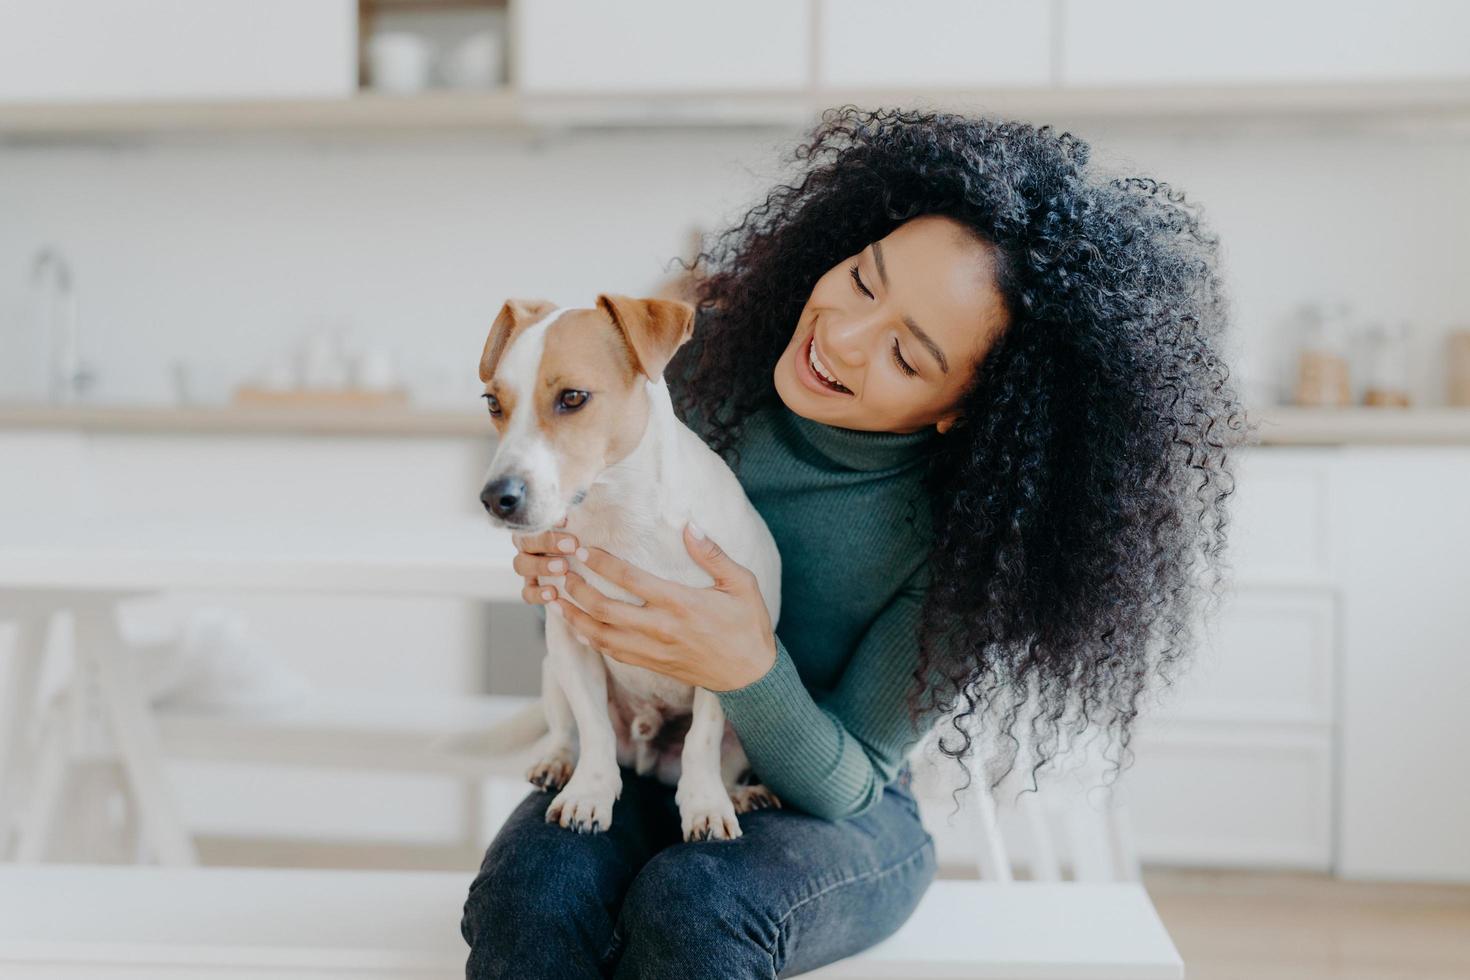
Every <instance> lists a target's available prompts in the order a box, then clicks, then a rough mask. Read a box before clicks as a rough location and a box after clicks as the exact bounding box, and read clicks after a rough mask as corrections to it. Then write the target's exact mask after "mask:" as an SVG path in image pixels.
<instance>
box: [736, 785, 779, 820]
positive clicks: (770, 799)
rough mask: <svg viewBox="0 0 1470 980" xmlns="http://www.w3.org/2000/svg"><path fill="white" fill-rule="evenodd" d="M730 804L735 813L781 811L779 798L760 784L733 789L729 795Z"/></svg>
mask: <svg viewBox="0 0 1470 980" xmlns="http://www.w3.org/2000/svg"><path fill="white" fill-rule="evenodd" d="M730 802H731V803H733V804H734V805H735V812H736V813H749V812H750V811H752V810H770V809H776V810H779V809H781V798H780V797H778V796H777V795H776V794H775V793H772V792H771V790H770V788H769V787H767V786H765V785H764V784H762V783H756V784H755V785H754V786H737V787H735V789H734V790H733V791H732V792H731V793H730Z"/></svg>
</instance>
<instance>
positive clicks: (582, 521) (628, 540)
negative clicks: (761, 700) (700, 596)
mask: <svg viewBox="0 0 1470 980" xmlns="http://www.w3.org/2000/svg"><path fill="white" fill-rule="evenodd" d="M567 530H568V531H570V532H571V533H572V534H574V535H576V538H577V540H578V542H580V543H581V544H583V545H585V546H587V547H595V548H601V549H603V550H604V551H607V552H608V553H610V554H613V555H616V556H617V557H618V558H621V559H622V560H623V561H625V562H627V563H628V564H630V565H632V566H634V567H635V568H640V569H642V570H643V571H645V572H647V573H649V574H650V575H657V576H658V577H660V578H665V579H669V580H670V581H674V582H678V583H680V584H683V585H689V586H692V587H695V588H703V587H705V586H708V585H710V584H712V581H713V580H712V579H711V578H710V577H709V575H708V573H706V572H705V571H704V570H703V569H702V568H700V567H699V566H698V565H697V564H695V562H694V559H693V558H691V557H690V556H689V553H688V550H687V549H686V548H685V547H684V532H683V526H682V523H681V524H680V525H678V526H676V525H674V524H673V523H672V522H670V521H668V520H665V519H663V518H662V517H660V516H658V515H655V514H652V513H643V512H640V511H639V508H638V507H637V505H636V504H626V503H622V504H619V505H616V506H612V505H609V504H606V503H604V502H602V501H598V500H595V499H593V498H591V497H589V499H588V500H587V501H586V502H585V503H584V504H583V505H582V506H580V507H577V508H575V509H573V511H572V512H571V514H570V515H568V520H567ZM570 567H571V568H572V569H573V570H574V571H576V572H577V573H578V574H579V575H581V576H582V577H583V578H585V579H586V580H587V583H588V584H589V585H591V586H592V587H593V588H595V589H597V590H598V591H600V592H602V593H603V594H605V595H607V596H610V597H612V598H614V599H618V600H621V601H624V602H630V603H633V604H634V605H642V604H643V600H642V599H641V598H640V597H639V596H637V595H635V594H633V593H631V592H629V591H628V590H626V589H624V588H622V587H621V586H618V585H617V584H615V583H613V582H611V581H609V580H608V579H605V578H603V577H602V576H601V575H598V574H597V573H596V572H594V571H592V570H591V569H589V568H587V567H586V565H584V564H583V563H582V562H581V561H579V560H577V559H576V558H572V559H571V560H570ZM603 661H604V662H605V663H606V664H607V671H608V679H609V684H608V701H609V703H610V704H612V705H613V706H614V707H615V708H617V709H618V714H619V715H620V716H621V717H623V718H627V719H631V718H634V717H638V716H644V717H647V716H649V715H656V716H658V717H660V718H665V719H666V718H671V717H676V716H679V715H686V714H688V713H689V712H690V711H691V710H692V709H693V705H694V688H693V687H691V686H690V685H688V684H685V683H683V682H682V681H677V680H675V679H673V678H672V677H668V676H666V675H664V674H660V673H657V672H655V671H651V670H647V669H645V668H642V667H635V666H633V665H631V664H625V663H623V662H621V661H618V660H614V659H612V658H611V657H603Z"/></svg>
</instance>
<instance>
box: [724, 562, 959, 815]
mask: <svg viewBox="0 0 1470 980" xmlns="http://www.w3.org/2000/svg"><path fill="white" fill-rule="evenodd" d="M923 573H924V569H920V571H919V572H916V573H915V575H914V577H913V578H912V579H910V581H909V582H908V583H906V584H905V586H904V588H903V589H902V590H901V591H900V592H899V593H898V594H897V595H896V596H895V597H894V599H893V600H892V601H891V602H890V603H889V604H888V605H887V606H885V607H884V608H883V609H882V610H881V611H880V612H879V614H878V616H877V617H876V618H875V619H874V621H873V623H872V625H871V626H870V627H869V628H868V630H867V632H866V633H864V634H863V638H862V639H861V640H860V641H859V643H858V647H857V650H856V651H854V653H853V656H852V658H851V660H850V661H849V662H848V665H847V667H846V669H845V670H844V671H843V673H842V677H841V679H840V680H839V681H838V684H837V686H836V688H835V689H834V690H833V691H832V692H831V694H830V695H828V696H826V697H824V698H823V699H822V701H821V702H820V703H819V702H818V701H817V700H815V699H814V698H813V697H812V696H811V694H810V693H809V692H808V691H807V689H806V686H805V685H804V684H803V683H802V681H801V677H800V675H799V674H798V673H797V670H796V664H795V663H794V662H793V661H792V659H791V655H790V653H789V652H788V651H787V650H786V646H785V644H783V643H782V641H781V638H780V637H779V636H778V637H776V662H775V663H774V664H773V665H772V666H771V668H770V670H768V671H767V672H766V673H765V674H764V675H762V676H761V677H760V678H759V679H758V680H755V681H752V682H751V683H750V684H747V685H746V686H744V687H741V688H736V689H735V690H731V691H721V692H719V698H720V703H721V704H722V705H723V706H724V709H725V715H726V717H727V718H729V719H730V721H731V723H732V724H734V726H735V731H736V732H737V733H738V734H739V735H740V742H741V744H742V745H743V746H744V747H745V754H746V756H747V757H749V759H750V764H751V768H752V769H753V770H754V771H755V773H756V775H757V776H758V777H759V778H760V780H761V781H762V782H763V783H765V784H766V785H767V786H769V787H770V788H771V789H772V790H773V791H774V792H775V793H776V795H777V796H779V797H780V798H781V800H782V802H783V803H786V804H789V805H791V806H793V807H795V808H797V809H799V810H804V811H805V812H807V813H810V814H812V815H814V816H819V817H824V818H826V819H828V820H840V819H843V818H845V817H855V816H857V815H858V814H860V813H863V812H864V811H866V810H867V809H869V808H870V807H872V806H873V805H875V804H876V803H877V802H878V801H879V800H880V799H881V798H882V796H883V787H884V786H886V785H887V784H888V783H889V782H891V781H892V780H893V779H894V777H895V776H896V775H897V774H898V770H899V768H900V767H901V766H902V765H903V761H904V758H905V757H906V756H907V754H908V752H909V750H910V749H911V748H913V746H914V745H915V744H916V743H917V742H918V741H919V740H920V739H921V738H923V736H924V734H925V733H926V732H927V731H928V729H929V727H930V726H931V725H932V724H933V722H934V718H933V717H921V718H920V719H919V723H918V724H914V723H912V722H911V721H910V719H909V712H908V704H907V694H908V690H909V685H910V684H912V683H913V672H914V668H915V667H916V666H917V664H918V642H917V637H918V630H919V624H920V612H921V609H922V606H923V596H924V589H923V586H922V585H921V584H920V580H921V577H922V575H923Z"/></svg>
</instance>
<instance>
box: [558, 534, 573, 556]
mask: <svg viewBox="0 0 1470 980" xmlns="http://www.w3.org/2000/svg"><path fill="white" fill-rule="evenodd" d="M556 547H557V549H558V550H560V551H565V552H566V553H567V554H569V555H570V554H571V553H572V552H573V551H574V550H575V549H576V547H577V542H575V541H573V540H572V539H571V538H562V539H561V540H560V541H558V542H557V543H556Z"/></svg>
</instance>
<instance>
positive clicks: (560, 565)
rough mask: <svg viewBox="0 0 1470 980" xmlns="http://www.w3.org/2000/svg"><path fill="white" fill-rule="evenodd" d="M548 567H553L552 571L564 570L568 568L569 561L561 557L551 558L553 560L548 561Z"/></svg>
mask: <svg viewBox="0 0 1470 980" xmlns="http://www.w3.org/2000/svg"><path fill="white" fill-rule="evenodd" d="M546 567H547V568H549V569H551V571H553V572H564V571H566V570H567V563H566V562H564V561H562V560H561V559H560V558H553V559H551V561H549V562H547V563H546Z"/></svg>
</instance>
